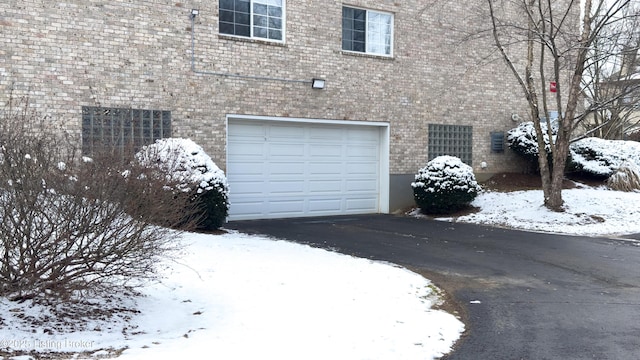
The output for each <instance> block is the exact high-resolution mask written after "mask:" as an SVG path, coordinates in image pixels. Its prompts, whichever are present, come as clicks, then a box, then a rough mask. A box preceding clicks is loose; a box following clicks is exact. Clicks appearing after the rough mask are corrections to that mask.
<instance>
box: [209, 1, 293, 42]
mask: <svg viewBox="0 0 640 360" xmlns="http://www.w3.org/2000/svg"><path fill="white" fill-rule="evenodd" d="M283 2H284V0H220V20H219V31H220V33H221V34H228V35H235V36H244V37H249V38H260V39H268V40H274V41H283V39H284V7H283V5H284V4H283Z"/></svg>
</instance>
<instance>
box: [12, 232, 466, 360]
mask: <svg viewBox="0 0 640 360" xmlns="http://www.w3.org/2000/svg"><path fill="white" fill-rule="evenodd" d="M183 240H184V242H185V244H186V246H185V247H184V249H183V250H182V251H181V253H180V254H179V256H177V257H176V258H175V260H174V261H168V262H167V263H166V264H163V267H164V270H163V275H164V276H165V279H164V280H162V281H161V282H156V283H150V284H149V285H148V286H146V287H145V288H144V289H143V293H144V294H145V296H144V297H140V298H138V299H137V300H136V303H137V304H134V303H125V304H123V306H126V307H129V308H133V307H135V308H137V309H139V310H140V311H141V313H139V314H128V316H130V317H131V319H130V321H128V322H125V321H124V320H122V319H121V320H120V321H118V322H116V323H113V324H108V323H105V322H99V321H94V322H89V324H88V325H87V326H86V329H85V330H84V331H74V332H73V333H67V334H62V333H59V332H56V331H54V332H53V333H48V332H47V330H46V329H47V328H48V327H47V325H46V323H45V324H44V325H43V326H38V327H37V328H33V327H30V326H27V325H25V323H24V322H23V321H21V320H19V319H17V316H18V314H26V315H28V316H33V317H40V318H43V316H45V315H47V312H48V310H46V309H42V308H40V307H37V306H36V307H34V306H31V304H30V303H29V302H28V301H27V302H25V303H22V304H16V303H10V302H7V301H2V302H0V317H1V318H2V319H3V326H2V327H1V328H0V349H2V348H7V347H10V348H12V349H17V350H23V351H30V350H36V351H38V352H47V351H57V352H85V353H84V354H83V355H82V356H81V358H85V357H89V358H97V357H99V356H105V355H108V354H109V351H106V350H104V351H97V352H96V350H99V349H110V348H111V349H116V350H117V349H122V348H127V349H126V350H124V351H123V352H122V354H121V355H120V357H118V358H119V359H125V360H126V359H194V358H210V359H323V360H324V359H431V358H436V357H439V356H441V355H442V354H444V353H447V352H449V351H450V349H451V346H452V345H453V344H454V343H455V341H456V340H457V339H458V338H459V336H460V334H461V332H462V331H463V330H464V325H463V324H462V323H461V322H460V321H459V320H458V319H457V318H455V317H454V316H453V315H451V314H448V313H446V312H444V311H441V310H434V309H432V306H433V305H435V304H437V303H438V301H439V299H438V297H437V293H436V292H435V291H437V290H436V289H435V288H434V287H433V286H432V285H431V283H430V282H429V281H428V280H427V279H424V278H423V277H421V276H419V275H417V274H415V273H412V272H410V271H408V270H406V269H403V268H400V267H397V266H394V265H392V264H385V263H380V262H373V261H370V260H365V259H359V258H354V257H350V256H346V255H341V254H337V253H333V252H328V251H325V250H321V249H315V248H312V247H309V246H303V245H298V244H294V243H290V242H285V241H277V240H273V239H268V238H263V237H256V236H248V235H244V234H239V233H229V234H225V235H202V234H187V235H186V236H184V239H183ZM108 305H109V304H105V306H108ZM14 358H15V359H21V360H22V359H31V357H30V356H28V355H23V356H16V357H14Z"/></svg>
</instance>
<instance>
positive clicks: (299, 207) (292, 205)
mask: <svg viewBox="0 0 640 360" xmlns="http://www.w3.org/2000/svg"><path fill="white" fill-rule="evenodd" d="M304 203H305V201H304V200H295V199H277V198H275V199H270V201H269V204H268V206H267V209H268V213H269V214H274V215H282V214H296V213H297V214H302V213H303V211H304Z"/></svg>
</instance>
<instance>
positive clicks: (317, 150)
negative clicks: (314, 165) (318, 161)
mask: <svg viewBox="0 0 640 360" xmlns="http://www.w3.org/2000/svg"><path fill="white" fill-rule="evenodd" d="M309 155H310V156H311V158H312V159H313V158H324V159H326V158H341V157H342V148H341V147H340V146H336V145H327V144H309Z"/></svg>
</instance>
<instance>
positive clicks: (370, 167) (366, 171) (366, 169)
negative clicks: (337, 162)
mask: <svg viewBox="0 0 640 360" xmlns="http://www.w3.org/2000/svg"><path fill="white" fill-rule="evenodd" d="M349 174H350V175H371V176H376V177H377V174H378V164H377V163H374V162H364V163H362V162H358V163H350V164H349Z"/></svg>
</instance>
